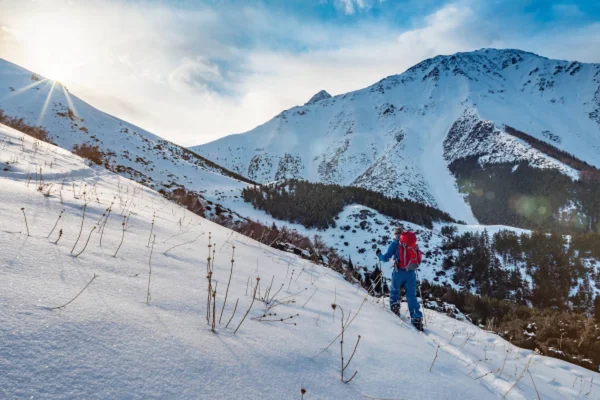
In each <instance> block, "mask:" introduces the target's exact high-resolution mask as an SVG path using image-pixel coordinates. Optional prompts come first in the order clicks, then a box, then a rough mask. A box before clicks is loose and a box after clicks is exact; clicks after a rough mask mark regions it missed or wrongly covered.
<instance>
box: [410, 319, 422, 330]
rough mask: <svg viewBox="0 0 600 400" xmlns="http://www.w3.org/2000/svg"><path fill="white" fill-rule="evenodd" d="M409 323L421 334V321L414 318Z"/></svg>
mask: <svg viewBox="0 0 600 400" xmlns="http://www.w3.org/2000/svg"><path fill="white" fill-rule="evenodd" d="M411 322H412V324H413V326H414V327H415V328H417V330H419V331H421V332H423V320H422V319H421V318H414V319H413V320H412V321H411Z"/></svg>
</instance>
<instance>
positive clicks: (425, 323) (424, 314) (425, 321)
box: [415, 264, 427, 326]
mask: <svg viewBox="0 0 600 400" xmlns="http://www.w3.org/2000/svg"><path fill="white" fill-rule="evenodd" d="M420 266H421V264H419V267H420ZM419 267H417V270H418V269H419ZM415 275H416V276H417V287H418V288H419V297H421V302H422V303H423V325H424V326H427V317H426V316H427V313H425V310H427V306H426V305H425V299H424V298H423V293H422V292H421V281H420V279H419V273H418V272H417V271H415Z"/></svg>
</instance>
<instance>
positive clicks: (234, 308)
mask: <svg viewBox="0 0 600 400" xmlns="http://www.w3.org/2000/svg"><path fill="white" fill-rule="evenodd" d="M239 301H240V298H239V297H238V299H237V300H236V301H235V307H233V314H231V318H229V321H227V325H225V328H227V327H228V326H229V324H230V323H231V321H232V320H233V317H234V316H235V310H237V306H238V302H239Z"/></svg>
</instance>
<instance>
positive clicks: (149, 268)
mask: <svg viewBox="0 0 600 400" xmlns="http://www.w3.org/2000/svg"><path fill="white" fill-rule="evenodd" d="M154 242H156V235H154V238H153V239H152V247H151V248H150V258H148V290H147V291H146V304H148V305H150V298H151V296H150V280H151V279H152V252H153V251H154Z"/></svg>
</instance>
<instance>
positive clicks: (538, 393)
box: [527, 369, 594, 400]
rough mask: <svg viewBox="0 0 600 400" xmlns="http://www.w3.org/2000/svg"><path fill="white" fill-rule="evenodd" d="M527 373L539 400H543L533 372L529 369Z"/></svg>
mask: <svg viewBox="0 0 600 400" xmlns="http://www.w3.org/2000/svg"><path fill="white" fill-rule="evenodd" d="M527 373H528V374H529V377H530V378H531V383H533V388H534V389H535V394H537V398H538V400H542V398H541V397H540V392H538V388H537V386H536V384H535V381H534V380H533V376H532V375H531V371H529V369H527ZM592 379H594V378H592ZM578 397H579V396H578Z"/></svg>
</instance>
